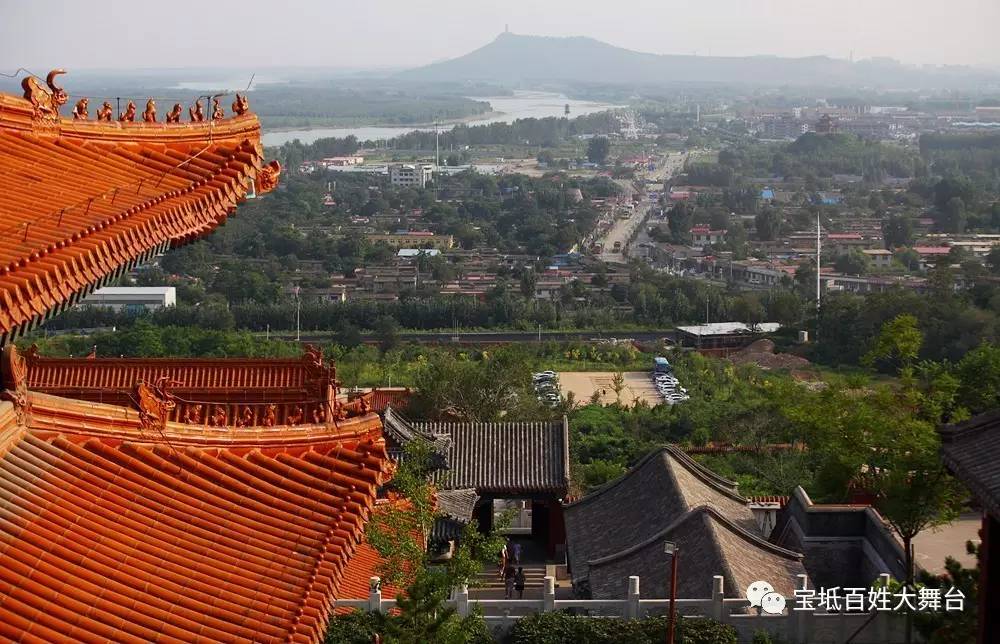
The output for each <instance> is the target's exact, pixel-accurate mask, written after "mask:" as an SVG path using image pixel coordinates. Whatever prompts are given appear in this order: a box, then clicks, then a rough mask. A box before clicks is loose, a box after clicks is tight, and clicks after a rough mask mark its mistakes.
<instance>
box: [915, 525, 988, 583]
mask: <svg viewBox="0 0 1000 644" xmlns="http://www.w3.org/2000/svg"><path fill="white" fill-rule="evenodd" d="M981 525H982V515H981V514H979V513H978V512H967V513H965V514H963V515H962V516H960V517H959V518H958V519H956V520H954V521H952V522H951V523H949V524H947V525H943V526H939V527H937V528H931V529H930V530H924V531H923V532H921V533H920V534H918V535H917V536H916V538H915V539H914V540H913V549H914V554H915V560H916V564H917V565H918V566H920V567H921V568H923V569H924V570H926V571H927V572H930V573H933V574H939V573H943V572H944V559H945V557H948V556H951V557H954V558H955V559H958V560H959V561H960V562H962V565H963V566H965V567H966V568H970V567H972V566H975V565H976V559H975V557H973V556H972V555H970V554H968V553H966V551H965V542H966V541H972V542H974V543H979V542H980V539H979V528H980V526H981Z"/></svg>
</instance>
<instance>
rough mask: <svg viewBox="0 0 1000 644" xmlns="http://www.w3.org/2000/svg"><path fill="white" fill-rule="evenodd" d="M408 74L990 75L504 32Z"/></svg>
mask: <svg viewBox="0 0 1000 644" xmlns="http://www.w3.org/2000/svg"><path fill="white" fill-rule="evenodd" d="M398 77H399V78H405V79H407V80H414V81H449V82H456V81H457V82H461V81H491V82H501V83H519V82H532V81H535V82H546V81H547V82H552V81H555V82H586V83H602V84H603V83H612V84H616V83H621V84H631V85H634V84H643V85H659V84H668V83H687V84H690V83H727V84H752V85H756V86H780V85H813V86H880V87H951V86H959V85H969V84H972V83H981V82H996V81H997V78H998V76H997V75H996V74H994V73H990V72H985V71H981V70H976V69H973V68H969V67H954V66H953V67H946V68H945V67H911V66H907V65H903V64H901V63H899V62H897V61H894V60H891V59H885V58H879V59H873V60H865V61H860V62H856V63H855V62H850V61H847V60H840V59H835V58H829V57H827V56H810V57H807V58H779V57H775V56H751V57H722V56H678V55H659V54H647V53H642V52H637V51H632V50H629V49H624V48H622V47H615V46H613V45H609V44H607V43H604V42H600V41H598V40H594V39H593V38H584V37H579V36H577V37H570V38H553V37H547V36H522V35H516V34H511V33H502V34H500V35H499V36H497V38H496V39H495V40H494V41H493V42H491V43H489V44H488V45H486V46H484V47H480V48H479V49H477V50H475V51H473V52H470V53H468V54H465V55H464V56H460V57H458V58H453V59H451V60H446V61H442V62H438V63H433V64H431V65H427V66H425V67H420V68H417V69H411V70H409V71H406V72H402V73H401V74H399V76H398Z"/></svg>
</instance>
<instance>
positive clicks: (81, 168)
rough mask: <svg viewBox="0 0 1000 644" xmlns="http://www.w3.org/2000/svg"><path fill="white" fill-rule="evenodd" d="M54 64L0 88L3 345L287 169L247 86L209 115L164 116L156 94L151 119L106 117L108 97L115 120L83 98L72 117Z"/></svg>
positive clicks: (194, 233)
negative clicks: (246, 95) (269, 144)
mask: <svg viewBox="0 0 1000 644" xmlns="http://www.w3.org/2000/svg"><path fill="white" fill-rule="evenodd" d="M54 74H55V73H53V74H49V87H48V88H46V87H45V86H44V85H42V83H41V81H39V80H37V79H35V78H33V77H29V78H26V79H25V81H24V87H25V96H24V97H23V98H21V97H16V96H10V95H8V94H0V344H3V343H4V342H6V341H10V340H13V339H15V338H16V337H17V335H18V334H19V333H21V332H23V331H26V330H30V329H31V328H33V327H34V326H37V325H38V324H39V323H40V322H42V321H44V320H45V318H46V317H47V316H49V315H50V314H51V313H55V312H59V311H61V310H63V309H64V308H65V307H67V306H71V305H73V304H75V303H76V302H77V301H79V299H80V298H81V297H83V296H84V295H87V294H89V293H90V292H91V291H92V290H93V289H95V288H98V287H100V286H103V285H104V284H105V283H106V282H108V281H109V280H111V279H114V278H117V277H119V276H120V275H121V273H122V272H123V271H124V270H127V269H128V268H130V267H132V266H134V265H136V264H137V263H141V262H142V261H145V260H147V259H149V258H150V257H152V256H153V255H155V254H158V253H161V252H163V251H164V250H166V249H167V248H169V247H170V246H177V245H180V244H184V243H186V242H189V241H191V240H193V239H196V238H198V237H201V236H203V235H206V234H207V233H209V232H211V231H212V230H214V229H215V228H216V227H217V226H219V225H220V224H222V223H223V222H225V220H226V218H227V217H228V216H229V215H230V213H232V211H233V209H234V208H235V207H236V204H237V203H238V202H239V201H241V200H242V199H244V198H245V197H246V196H247V194H248V193H250V194H253V193H256V194H262V193H264V192H267V191H268V190H270V189H272V188H273V187H274V186H275V185H276V183H277V179H278V175H279V174H280V166H279V165H278V164H277V163H276V162H272V163H271V164H264V162H263V148H262V147H261V143H260V122H259V121H258V120H257V117H256V116H254V115H253V114H251V113H250V112H249V111H248V110H249V105H248V104H247V102H246V100H245V99H243V98H242V97H237V101H236V102H235V103H234V104H233V105H234V108H235V109H236V113H235V115H234V116H232V117H231V118H230V117H224V115H223V114H221V113H220V114H217V115H216V116H218V117H219V118H207V119H206V117H205V116H204V115H203V112H202V110H201V108H200V106H199V107H198V108H197V111H196V112H195V114H196V116H194V117H193V118H198V116H197V114H202V116H201V117H200V118H201V119H202V120H195V121H193V122H188V123H180V122H162V121H163V119H164V116H163V115H162V114H161V115H160V116H159V117H157V115H156V106H155V104H151V103H153V102H152V101H150V102H149V103H147V111H146V113H147V118H149V119H154V120H150V121H149V122H145V121H142V122H135V119H136V118H137V116H136V114H135V107H134V105H133V107H132V110H130V111H131V112H132V116H131V118H132V119H133V120H132V121H129V120H121V121H119V120H110V119H111V118H112V116H113V115H112V114H111V113H110V110H111V107H110V104H108V103H105V106H104V108H102V109H101V110H100V115H99V118H100V116H106V117H107V118H108V120H92V119H91V118H90V115H89V107H88V105H86V104H83V101H84V100H86V99H81V101H80V102H78V103H77V106H76V107H75V108H74V114H75V116H76V117H75V118H72V119H70V118H65V117H61V116H60V115H59V111H58V110H59V107H60V105H62V104H63V103H65V102H66V100H67V98H66V93H65V91H63V90H62V89H61V88H59V87H57V86H56V85H55V84H54V80H55V76H54ZM130 103H131V101H130ZM105 108H106V109H107V110H108V111H107V112H105V111H104V110H105ZM219 110H220V111H221V110H222V108H221V107H219ZM180 111H181V108H180V105H179V104H178V105H177V106H175V108H174V110H172V112H171V116H168V117H167V118H173V116H172V114H173V113H174V112H176V113H177V116H178V118H179V115H180ZM192 111H194V108H192ZM128 112H129V110H127V111H126V113H125V114H123V118H125V119H127V118H129V116H128ZM140 120H141V119H140Z"/></svg>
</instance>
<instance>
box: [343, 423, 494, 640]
mask: <svg viewBox="0 0 1000 644" xmlns="http://www.w3.org/2000/svg"><path fill="white" fill-rule="evenodd" d="M430 471H431V454H430V448H428V447H426V446H424V445H422V444H418V443H410V444H409V445H408V446H407V451H406V457H405V458H404V459H402V460H401V462H400V465H399V467H398V468H397V470H396V472H395V474H394V476H393V479H392V481H391V483H390V485H391V487H392V489H393V490H394V491H395V492H397V493H398V494H399V497H400V501H399V502H396V503H387V504H384V505H382V506H381V507H379V508H378V509H377V510H376V511H375V512H374V513H373V514H372V518H371V520H370V521H369V523H368V526H367V528H366V531H365V537H366V539H367V540H368V543H370V544H371V546H372V547H373V548H375V550H377V551H378V553H379V555H380V556H381V557H382V564H381V565H380V568H379V574H380V575H382V578H383V579H384V580H385V583H387V584H391V585H394V586H397V587H402V588H405V591H404V592H403V593H401V594H400V595H399V596H398V597H397V599H396V608H397V610H398V613H396V614H393V615H384V614H377V615H372V618H373V620H375V627H374V628H373V629H372V630H374V631H375V632H377V633H379V634H380V635H381V636H382V637H383V641H384V642H386V643H387V644H388V643H393V644H424V643H428V644H485V643H487V642H491V641H492V638H490V636H489V631H488V629H487V628H486V626H485V623H484V622H483V621H482V618H481V617H480V615H478V614H476V613H474V614H472V615H469V616H466V617H461V616H459V615H458V614H457V612H456V610H455V608H453V607H451V606H448V605H447V604H446V601H447V599H448V597H449V594H450V593H451V591H452V590H453V589H455V588H458V587H459V586H462V585H465V584H468V583H469V582H470V581H471V580H472V579H473V578H474V577H475V576H476V575H477V574H478V573H479V572H480V571H481V570H482V569H483V565H484V563H486V562H493V561H496V560H497V558H498V556H499V553H500V549H501V547H502V545H503V539H502V537H500V536H499V535H498V534H497V533H496V532H494V533H492V534H489V535H484V534H482V533H480V532H479V531H478V530H477V529H476V525H475V522H471V523H470V524H468V525H467V526H466V528H465V529H464V530H463V533H462V538H461V540H460V541H459V543H458V547H457V548H456V549H455V551H454V553H453V554H452V556H451V557H450V558H449V559H448V560H446V561H445V562H444V563H438V564H435V565H431V564H432V562H431V557H430V555H429V554H428V549H427V548H426V547H425V543H426V540H427V538H428V537H429V535H430V531H431V527H432V526H433V524H434V521H435V519H436V517H437V511H436V509H435V508H436V503H435V494H434V488H433V487H432V486H430V485H429V484H428V482H427V476H428V473H429V472H430ZM355 619H357V618H355ZM336 624H337V618H335V619H334V620H331V625H330V629H331V630H333V629H335V628H337V625H336ZM330 634H331V633H330V631H328V637H327V640H328V641H329V640H330Z"/></svg>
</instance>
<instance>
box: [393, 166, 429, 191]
mask: <svg viewBox="0 0 1000 644" xmlns="http://www.w3.org/2000/svg"><path fill="white" fill-rule="evenodd" d="M433 177H434V166H432V165H431V164H429V163H399V164H396V165H391V166H389V181H390V182H391V183H392V185H394V186H405V187H409V188H423V187H425V186H426V185H427V183H428V182H429V181H431V180H432V179H433Z"/></svg>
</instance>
